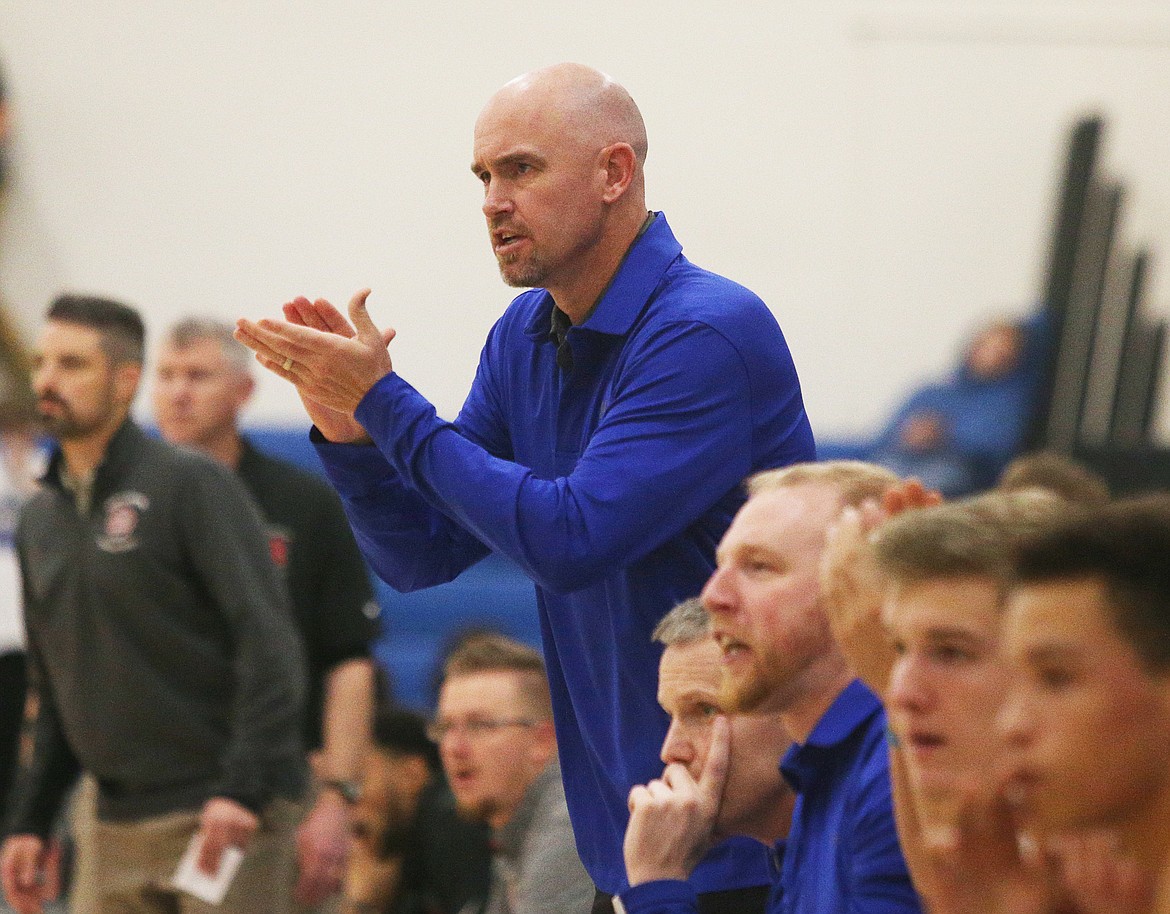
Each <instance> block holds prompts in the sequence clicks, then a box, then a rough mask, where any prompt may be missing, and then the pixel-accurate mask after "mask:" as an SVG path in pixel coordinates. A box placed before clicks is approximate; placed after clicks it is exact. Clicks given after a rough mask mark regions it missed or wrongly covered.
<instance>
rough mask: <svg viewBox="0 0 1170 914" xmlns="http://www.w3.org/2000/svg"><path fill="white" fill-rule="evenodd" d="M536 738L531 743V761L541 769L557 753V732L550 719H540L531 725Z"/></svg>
mask: <svg viewBox="0 0 1170 914" xmlns="http://www.w3.org/2000/svg"><path fill="white" fill-rule="evenodd" d="M532 733H533V736H535V737H536V738H535V739H534V740H533V744H532V755H533V761H534V762H536V764H537V767H538V768H540V769H542V770H543V768H544V766H545V765H547V764H548V763H549V761H550V760H551V759H552V758H553V757H554V756H555V755H556V754H557V732H556V729H555V728H554V727H553V722H552V721H551V720H542V721H540V722H539V723H537V724H534V725H533V727H532Z"/></svg>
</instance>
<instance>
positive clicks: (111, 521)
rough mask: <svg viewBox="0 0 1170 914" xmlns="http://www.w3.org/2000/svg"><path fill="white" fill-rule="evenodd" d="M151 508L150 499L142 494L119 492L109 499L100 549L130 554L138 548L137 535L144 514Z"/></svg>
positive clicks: (100, 539)
mask: <svg viewBox="0 0 1170 914" xmlns="http://www.w3.org/2000/svg"><path fill="white" fill-rule="evenodd" d="M149 507H150V499H149V498H147V497H146V496H145V495H143V494H142V493H141V492H119V493H118V494H116V495H111V496H110V497H109V498H107V499H106V502H105V505H104V506H103V508H104V510H105V519H104V522H103V524H102V533H101V535H100V536H98V538H97V544H98V547H99V548H100V549H104V550H105V551H106V552H129V551H130V550H131V549H135V548H137V547H138V539H137V537H136V536H135V533H136V532H137V530H138V524H139V522H140V521H141V520H142V514H143V512H144V511H146V509H147V508H149Z"/></svg>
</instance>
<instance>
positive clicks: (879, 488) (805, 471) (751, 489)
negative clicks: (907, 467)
mask: <svg viewBox="0 0 1170 914" xmlns="http://www.w3.org/2000/svg"><path fill="white" fill-rule="evenodd" d="M900 481H901V480H900V479H899V478H898V475H897V474H896V473H894V472H892V471H890V470H887V469H886V468H885V467H880V466H878V465H877V464H875V463H866V462H865V461H863V460H826V461H823V462H821V463H794V464H792V465H791V466H786V467H781V468H779V469H776V470H764V471H763V472H761V473H756V474H755V475H754V476H751V477H749V478H748V481H747V493H748V495H749V496H752V495H758V494H760V493H761V492H771V491H773V490H775V489H787V488H791V487H793V486H801V485H823V486H829V487H830V488H833V489H836V490H837V492H838V493H839V494H840V496H841V501H842V502H843V504H844V505H845V506H846V507H857V506H858V505H860V504H862V503H863V502H865V501H868V500H869V499H871V498H881V497H882V495H884V494H885V493H886V491H887V490H888V489H889V488H890V487H891V486H895V485H897V484H898V483H899V482H900Z"/></svg>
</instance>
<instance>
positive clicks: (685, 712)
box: [625, 598, 795, 914]
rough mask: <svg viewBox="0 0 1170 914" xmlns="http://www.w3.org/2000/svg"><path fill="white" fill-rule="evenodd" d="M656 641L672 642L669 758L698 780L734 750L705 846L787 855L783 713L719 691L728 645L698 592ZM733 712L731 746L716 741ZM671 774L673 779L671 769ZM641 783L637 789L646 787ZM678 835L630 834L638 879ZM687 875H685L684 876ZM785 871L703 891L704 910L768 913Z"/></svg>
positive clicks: (665, 678)
mask: <svg viewBox="0 0 1170 914" xmlns="http://www.w3.org/2000/svg"><path fill="white" fill-rule="evenodd" d="M654 640H655V641H657V642H658V643H659V644H662V645H663V646H664V650H663V652H662V661H661V663H660V664H659V666H658V703H659V704H660V705H662V709H663V710H664V711H666V713H667V714H669V715H670V729H669V730H668V731H667V734H666V741H665V742H663V744H662V761H663V763H664V764H665V765H666V766H667V768H668V769H670V768H672V767H675V766H677V767H678V769H680V770H679V771H678V774H679V775H681V773H682V771H684V770H685V771H686V773H687V774H689V775H690V776H691V777H692V778H694V779H698V778H699V777H700V776H701V772H702V771H703V769H704V767H705V766H706V765H707V762H708V759H709V758H710V755H711V753H712V752H717V753H721V754H726V755H727V759H728V761H727V766H728V768H727V781H726V784H725V785H724V788H723V794H722V796H721V797H720V800H719V810H718V812H717V814H716V816H715V818H714V820H713V821H712V822H711V826H712V829H711V834H710V835H709V837H708V840H707V841H706V842H704V843H703V844H702V845H698V846H696V847H695V850H696V851H697V852H707V851H708V850H709V847H708V845H710V846H712V847H714V848H715V850H714V851H713V852H712V853H727V852H729V851H732V850H733V849H734V848H735V847H736V846H737V845H742V844H743V843H745V842H751V841H757V842H761V843H763V844H766V845H770V846H772V847H773V849H774V853H773V858H772V859H773V863H774V865H778V864H779V861H781V860H782V859H783V856H784V838H785V836H786V835H787V834H788V827H789V825H790V824H791V822H792V806H793V803H794V801H795V797H794V795H793V793H792V789H791V788H790V787H789V786H788V784H787V783H786V782H785V781H784V778H783V777H782V776H781V774H780V769H779V767H778V766H777V764H776V762H777V760H778V759H779V758H780V756H781V755H783V754H784V751H785V750H786V749H787V748H788V747H789V746H790V745H791V744H792V737H791V736H789V734H788V729H787V728H786V727H785V726H784V722H783V720H782V719H781V718H780V715H779V714H777V713H774V712H772V713H768V712H765V713H762V714H728V713H727V707H726V705H725V704H724V703H723V702H722V701H721V699H720V696H719V684H720V670H719V663H720V653H721V652H720V650H719V645H717V644H716V643H715V639H714V638H712V637H711V621H710V618H709V617H708V615H707V610H705V609H704V608H703V604H702V603H701V602H700V601H699V600H698V599H697V598H696V599H690V600H684V601H683V602H682V603H679V604H678V606H676V607H674V609H672V610H671V611H670V612H669V613H667V615H666V617H665V618H663V620H662V621H661V622H659V623H658V627H657V628H656V629H654ZM720 715H727V720H728V724H729V726H728V728H727V731H728V732H727V745H726V746H723V745H720V746H718V747H715V746H713V745H712V743H713V741H714V740H715V737H716V726H715V723H716V720H717V719H718V717H719V716H720ZM663 777H667V775H666V774H665V773H664V774H663ZM638 789H639V788H635V790H638ZM672 837H673V835H670V834H667V833H662V832H659V833H656V834H654V835H652V836H651V835H639V834H638V833H637V830H636V829H631V830H630V831H628V832H627V833H626V843H625V856H626V870H627V872H628V874H629V877H630V881H631V882H632V883H638V882H641V881H643V879H642V877H641V869H642V868H643V867H654V866H656V865H657V861H656V860H654V859H653V855H655V854H669V853H670V852H671V848H670V844H671V838H672ZM680 875H685V874H680ZM776 875H778V873H772V872H769V871H768V870H767V869H763V868H762V869H761V871H760V874H759V885H755V886H744V887H740V888H731V889H724V890H722V891H718V890H717V891H709V892H701V893H699V895H698V909H699V912H700V914H707V912H720V911H725V912H737V914H750V912H752V911H757V912H762V911H763V910H764V908H765V905H766V903H767V900H768V896H769V894H770V892H771V890H772V886H773V883H774V876H776Z"/></svg>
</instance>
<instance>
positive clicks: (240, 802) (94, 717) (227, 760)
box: [0, 296, 305, 914]
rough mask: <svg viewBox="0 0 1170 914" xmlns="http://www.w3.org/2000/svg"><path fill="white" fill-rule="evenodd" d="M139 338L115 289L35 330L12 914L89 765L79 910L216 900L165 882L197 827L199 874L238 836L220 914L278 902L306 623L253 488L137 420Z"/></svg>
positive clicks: (8, 861)
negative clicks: (23, 741) (301, 634)
mask: <svg viewBox="0 0 1170 914" xmlns="http://www.w3.org/2000/svg"><path fill="white" fill-rule="evenodd" d="M143 348H144V329H143V325H142V319H141V317H140V316H139V315H138V313H137V312H136V311H134V310H133V309H131V308H129V307H127V306H125V305H123V304H121V303H118V302H114V301H110V300H107V299H102V298H93V297H84V296H63V297H61V298H59V299H57V300H56V301H55V302H54V303H53V304H52V306H51V307H50V308H49V312H48V315H47V320H46V323H45V325H44V327H43V329H42V330H41V333H40V337H39V343H38V347H37V351H36V355H35V357H34V367H33V389H34V392H35V394H36V397H37V408H38V411H39V412H40V414H41V417H42V418H43V419H44V421H45V423H46V425H47V427H48V429H49V432H50V434H51V435H52V436H53V437H54V438H55V439H56V444H57V446H56V448H55V450H54V453H53V456H52V459H51V461H50V464H49V469H48V472H47V474H46V475H45V477H44V485H43V487H42V489H41V491H39V492H38V493H37V494H36V495H34V496H33V498H32V499H31V500H30V501H29V502H27V503H26V505H25V507H24V510H23V511H22V512H21V518H20V526H19V529H18V533H17V547H18V549H19V553H20V562H21V572H22V585H23V591H24V608H25V622H26V628H27V634H28V650H29V658H30V678H31V680H32V682H33V684H34V686H35V687H36V688H37V692H38V696H39V710H38V714H37V718H36V729H35V733H34V741H33V752H32V760H31V763H30V766H29V769H28V771H27V774H26V776H25V777H24V778H22V779H21V781H20V782H19V786H18V789H17V790H16V791H15V794H14V797H13V802H12V803H11V805H10V809H9V821H8V837H7V838H6V840H5V842H4V845H3V848H2V849H0V882H2V884H3V887H4V892H5V895H6V896H7V898H8V901H9V903H10V904H11V905H12V906H13V907H14V908H15V909H16V910H17V911H18V912H20V914H33V912H37V911H40V910H41V908H42V904H43V902H44V901H45V886H46V885H49V884H52V883H53V882H54V881H55V880H54V879H53V878H52V876H53V874H52V873H51V872H48V873H47V872H45V867H46V865H47V864H49V863H50V860H51V858H49V857H48V854H47V851H48V848H47V844H46V835H47V833H48V830H49V827H50V825H51V823H52V821H53V818H54V816H55V814H56V812H57V810H58V808H59V806H60V804H61V801H62V799H63V797H64V795H65V793H66V791H67V790H68V788H69V786H70V785H71V784H72V782H73V781H74V779H75V778H76V775H77V774H78V772H79V769H84V770H85V771H87V772H89V773H90V774H92V776H93V779H94V781H95V783H96V785H97V819H96V822H95V824H94V832H93V836H92V838H93V840H92V841H91V842H90V843H89V844H88V845H87V850H85V851H84V852H85V853H92V855H93V859H91V860H88V861H84V862H79V871H80V872H84V873H86V874H87V878H89V879H92V883H91V884H89V885H86V886H78V889H79V894H80V895H82V896H83V897H85V898H86V899H87V903H86V906H85V907H84V908H81V909H80V910H79V911H78V914H81V912H82V911H84V914H171V912H174V911H176V910H182V911H184V912H195V911H201V910H209V908H208V907H206V906H205V907H203V908H200V907H198V904H199V903H197V902H195V900H194V899H192V898H188V897H187V896H184V895H182V893H180V891H179V890H178V889H176V888H174V887H173V885H172V878H173V876H174V875H175V871H176V867H177V865H178V863H179V860H180V858H181V857H182V856H183V854H184V851H185V850H186V849H187V848H188V846H195V845H193V844H192V841H193V839H196V840H197V845H198V846H197V850H198V853H197V865H198V868H199V869H200V870H201V871H203V872H204V873H207V874H211V873H215V872H217V870H218V869H219V867H220V864H221V862H222V858H223V855H224V853H225V851H227V850H228V849H229V848H231V847H233V846H234V847H238V848H242V849H244V856H243V861H242V864H241V866H240V869H239V871H238V872H237V873H236V875H235V878H234V879H233V881H232V883H231V886H230V887H229V888H228V891H227V896H226V898H225V899H224V901H223V904H222V905H221V906H220V907H219V908H218V909H217V910H218V911H219V912H221V914H233V912H234V914H278V912H279V914H283V912H285V911H287V910H288V904H287V900H286V899H282V898H281V896H280V893H276V892H273V891H272V886H274V885H281V884H282V883H283V882H284V881H285V880H291V878H292V859H291V858H292V854H291V852H290V851H291V844H292V835H293V830H294V827H295V823H296V821H297V818H298V817H299V813H300V807H299V805H298V804H297V802H296V801H297V800H298V799H299V798H300V796H301V794H302V792H303V790H304V785H305V762H304V751H303V749H302V748H301V739H300V727H301V717H302V714H303V699H304V680H305V670H304V663H303V659H302V655H301V648H300V644H299V639H298V637H297V634H296V632H295V630H294V628H293V625H292V621H291V615H290V611H289V607H288V599H287V594H286V592H285V589H284V587H283V585H282V583H281V581H280V579H279V577H278V575H277V572H276V569H275V567H274V566H273V564H272V562H271V561H270V560H269V558H268V546H267V540H266V536H265V533H264V528H263V525H262V523H261V520H260V516H259V514H258V513H257V511H256V508H255V506H254V505H253V503H252V500H251V498H249V496H248V494H247V492H246V490H245V489H244V487H243V485H242V484H241V483H240V482H239V481H238V480H237V479H236V478H235V477H234V476H233V475H232V474H231V473H229V472H228V471H227V470H226V469H224V468H223V467H221V466H220V465H218V464H217V463H215V462H214V461H212V460H210V459H208V458H206V457H204V456H203V455H200V454H195V453H193V452H191V451H187V450H184V449H179V448H175V447H172V446H171V445H169V444H166V443H165V442H161V441H156V440H154V439H151V438H149V437H147V436H146V435H145V434H143V432H142V431H141V430H140V429H139V428H138V426H137V425H135V424H134V423H133V422H132V421H131V420H130V419H129V418H128V417H129V413H130V406H131V402H132V401H133V398H134V394H135V392H136V390H137V387H138V382H139V379H140V377H141V372H142V358H143ZM180 905H182V906H181V907H180Z"/></svg>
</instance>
